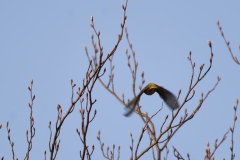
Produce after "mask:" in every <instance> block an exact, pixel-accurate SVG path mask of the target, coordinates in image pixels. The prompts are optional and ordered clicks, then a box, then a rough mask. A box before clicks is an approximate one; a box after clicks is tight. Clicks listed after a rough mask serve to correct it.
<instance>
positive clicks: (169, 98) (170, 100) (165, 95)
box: [156, 85, 179, 109]
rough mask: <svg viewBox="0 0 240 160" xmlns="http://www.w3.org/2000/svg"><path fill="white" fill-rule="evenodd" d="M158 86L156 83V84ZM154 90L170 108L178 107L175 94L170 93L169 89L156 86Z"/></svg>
mask: <svg viewBox="0 0 240 160" xmlns="http://www.w3.org/2000/svg"><path fill="white" fill-rule="evenodd" d="M157 86H158V85H157ZM156 92H157V93H158V94H159V96H160V97H161V98H162V99H163V100H164V102H165V103H166V104H167V106H168V107H169V108H170V109H172V108H173V106H174V104H175V106H174V108H173V109H177V108H178V107H179V103H178V102H177V98H176V96H174V94H172V93H171V92H170V91H168V90H166V89H165V88H163V87H160V86H158V87H157V88H156Z"/></svg>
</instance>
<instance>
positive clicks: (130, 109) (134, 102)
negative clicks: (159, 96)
mask: <svg viewBox="0 0 240 160" xmlns="http://www.w3.org/2000/svg"><path fill="white" fill-rule="evenodd" d="M147 89H148V85H147V86H146V87H144V89H142V90H141V91H140V93H139V94H138V95H137V96H136V97H135V98H133V100H131V101H130V102H129V103H128V105H127V106H126V107H127V108H128V111H127V112H126V113H125V114H124V115H125V116H126V117H128V116H129V115H131V113H133V111H134V109H135V108H136V105H137V103H138V102H139V100H140V97H141V95H142V94H143V93H144V91H145V90H147Z"/></svg>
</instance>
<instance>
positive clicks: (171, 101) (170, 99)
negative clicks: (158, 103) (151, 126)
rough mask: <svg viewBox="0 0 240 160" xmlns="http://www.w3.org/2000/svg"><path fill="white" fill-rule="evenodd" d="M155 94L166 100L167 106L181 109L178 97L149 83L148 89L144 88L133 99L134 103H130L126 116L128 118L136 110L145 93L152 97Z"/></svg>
mask: <svg viewBox="0 0 240 160" xmlns="http://www.w3.org/2000/svg"><path fill="white" fill-rule="evenodd" d="M155 92H157V93H158V94H159V96H160V97H161V98H162V99H163V100H164V102H165V103H166V104H167V106H168V107H169V108H170V109H171V110H172V109H173V110H174V109H177V108H178V107H179V104H178V102H177V98H176V96H174V94H172V93H171V92H170V91H168V90H166V89H165V88H163V87H161V86H158V85H156V84H154V83H149V84H148V85H147V86H146V87H144V88H143V89H142V90H141V91H140V93H139V94H138V95H137V96H136V97H135V98H133V100H132V101H130V102H129V103H128V105H127V108H128V109H129V110H128V111H127V112H126V113H125V114H124V115H125V116H126V117H128V116H129V115H131V113H133V111H134V109H135V108H136V105H137V103H138V102H139V100H140V97H141V95H142V94H143V93H145V94H146V95H152V94H154V93H155Z"/></svg>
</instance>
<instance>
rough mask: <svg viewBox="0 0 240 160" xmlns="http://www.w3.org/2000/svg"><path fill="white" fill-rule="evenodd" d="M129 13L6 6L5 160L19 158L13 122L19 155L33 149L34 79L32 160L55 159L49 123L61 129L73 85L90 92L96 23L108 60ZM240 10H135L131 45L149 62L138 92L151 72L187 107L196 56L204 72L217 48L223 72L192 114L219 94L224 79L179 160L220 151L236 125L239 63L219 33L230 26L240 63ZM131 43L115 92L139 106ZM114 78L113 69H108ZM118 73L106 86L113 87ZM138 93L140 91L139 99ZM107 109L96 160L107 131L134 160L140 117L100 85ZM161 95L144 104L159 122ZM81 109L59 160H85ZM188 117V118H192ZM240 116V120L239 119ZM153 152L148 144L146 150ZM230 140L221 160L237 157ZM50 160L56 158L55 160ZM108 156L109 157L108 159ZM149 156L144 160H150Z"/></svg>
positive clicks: (222, 6) (215, 5)
mask: <svg viewBox="0 0 240 160" xmlns="http://www.w3.org/2000/svg"><path fill="white" fill-rule="evenodd" d="M121 4H125V1H122V0H121V1H120V0H117V1H16V2H11V1H1V2H0V24H1V25H0V74H1V78H0V82H1V83H0V124H3V127H2V129H1V130H0V143H1V145H0V156H1V157H2V156H4V157H5V159H10V157H11V149H10V146H9V143H8V141H7V132H6V128H5V123H6V121H9V123H10V124H9V127H10V129H11V138H12V140H13V141H14V143H15V147H14V148H15V154H16V156H17V157H18V158H19V159H22V157H24V155H25V153H26V150H27V143H26V138H25V132H26V130H27V129H28V128H29V108H28V105H27V104H28V102H29V100H30V98H29V97H30V96H29V91H28V90H27V86H28V85H29V81H30V79H31V78H32V79H33V81H34V84H33V93H34V94H35V95H36V100H35V101H34V106H33V116H34V119H35V128H36V135H35V137H34V139H33V149H32V151H31V154H30V159H36V160H37V159H43V152H44V150H47V151H48V139H49V130H48V122H49V121H52V123H53V122H55V119H56V116H57V111H56V107H57V105H58V104H60V105H61V106H62V109H63V113H65V112H66V110H67V109H68V107H69V105H70V97H71V86H70V79H73V81H74V83H76V84H77V85H78V86H81V85H82V79H83V78H84V77H85V71H86V69H87V66H88V60H87V57H86V55H85V51H84V49H83V46H84V45H86V46H87V47H88V50H89V52H90V53H91V54H92V53H93V52H92V51H93V49H92V46H91V38H90V36H91V34H92V33H93V30H92V28H90V25H89V24H90V16H91V15H92V16H93V17H94V23H95V27H96V28H97V30H100V31H101V43H102V45H103V48H104V55H105V56H106V55H107V53H109V52H110V51H111V49H112V48H113V46H114V44H115V43H116V41H117V35H118V34H119V32H120V23H121V20H122V16H123V11H122V8H121ZM239 5H240V2H238V1H232V2H231V3H230V2H227V1H226V2H219V1H198V2H196V1H194V2H193V1H191V2H190V1H178V2H169V1H153V2H148V3H146V1H142V2H139V1H129V4H128V8H127V22H126V26H127V28H128V32H129V37H130V40H131V42H132V43H133V48H134V50H135V52H136V58H137V61H138V63H139V67H138V73H137V75H138V77H137V84H138V85H139V84H140V83H141V77H140V73H141V71H142V70H144V72H145V80H146V83H149V82H154V83H156V84H158V85H161V86H164V87H165V88H167V89H169V90H170V91H172V92H173V93H175V94H177V93H178V90H179V89H182V95H181V97H180V102H181V100H183V97H184V95H185V94H186V92H187V87H188V85H189V81H190V76H191V67H190V64H189V62H188V60H187V58H186V57H187V56H188V53H189V51H191V52H192V58H193V60H194V61H195V62H196V73H197V71H198V68H199V66H200V65H201V64H202V63H204V64H205V69H206V68H207V66H208V64H209V47H208V45H207V40H211V42H212V46H213V53H214V57H213V66H212V69H211V70H210V72H209V73H208V75H207V76H206V78H204V79H203V81H201V82H200V84H199V85H198V86H197V87H196V90H195V91H196V95H195V97H194V98H193V99H192V101H191V102H189V103H187V104H186V105H185V106H184V108H187V110H188V113H189V114H190V113H191V111H192V110H193V109H194V108H195V107H196V106H197V104H198V100H199V99H200V96H201V93H202V92H203V93H206V92H207V91H208V90H210V89H211V88H212V87H213V86H214V84H215V82H216V80H217V76H218V75H219V76H220V77H221V78H222V80H221V82H220V83H219V85H218V86H217V88H216V90H215V91H214V92H212V93H211V95H210V96H209V98H208V99H207V100H206V101H205V103H204V104H203V106H202V108H201V110H200V111H199V112H198V113H197V115H196V116H195V117H194V118H193V119H192V120H191V121H189V122H188V123H186V124H184V126H183V127H182V128H181V129H180V130H179V131H178V132H177V134H176V135H175V136H174V138H173V139H172V140H171V142H170V143H169V146H168V148H170V153H169V154H170V155H169V159H172V158H173V155H172V146H174V147H176V148H177V149H178V150H179V151H180V153H181V154H182V155H183V156H184V157H186V154H187V153H189V154H190V155H191V158H193V159H202V158H203V157H204V154H205V148H206V142H207V141H209V142H210V146H211V148H212V149H211V150H213V143H214V141H215V139H216V138H218V140H219V141H220V139H221V138H222V136H223V134H224V133H225V132H226V131H227V129H228V128H229V127H230V126H231V125H232V124H233V118H232V115H233V109H232V105H233V104H235V100H236V98H240V94H239V90H240V85H239V81H240V76H239V74H238V71H239V66H237V65H236V64H235V63H234V62H233V61H232V59H231V57H230V54H229V52H228V50H227V47H226V45H225V44H224V41H223V39H222V37H221V35H220V33H219V30H218V28H217V25H216V21H217V20H220V23H221V26H222V27H223V30H224V33H225V36H226V38H227V39H228V40H229V41H230V42H231V43H230V45H231V47H232V51H233V52H234V53H235V55H239V51H238V44H239V43H240V40H239V28H240V21H239V14H240V11H239ZM127 47H128V45H127V41H126V38H125V36H124V37H123V40H122V42H121V43H120V45H119V47H118V50H117V51H116V53H115V55H114V60H113V63H114V65H115V70H114V73H115V82H114V84H115V91H116V93H117V94H118V95H119V96H121V94H122V92H124V93H125V97H126V98H129V99H132V97H133V95H132V93H131V82H132V80H131V74H130V72H129V69H128V67H127V59H126V55H125V52H124V51H125V49H126V48H127ZM106 68H107V71H109V64H108V63H107V64H106ZM108 74H109V73H108V72H107V73H106V75H105V76H104V77H103V80H105V82H107V78H108ZM137 91H138V90H137ZM93 96H94V98H96V99H97V103H96V104H95V105H94V109H96V110H97V116H96V119H95V120H94V121H93V123H92V124H91V125H90V128H89V135H88V145H89V146H92V145H93V144H94V145H95V152H94V155H93V159H103V158H102V155H101V152H100V147H99V143H98V141H97V139H96V136H97V131H98V130H99V129H100V130H101V140H102V141H103V142H104V143H105V146H112V144H115V145H116V146H119V145H120V146H121V159H129V156H130V150H129V145H130V144H131V141H130V137H129V132H131V133H132V134H133V137H134V140H135V142H136V141H137V139H138V137H139V134H140V132H141V128H142V126H143V124H142V121H141V120H140V118H139V117H138V116H137V115H135V114H134V115H132V116H131V117H129V118H126V117H124V116H123V113H124V111H125V110H124V107H123V106H122V105H121V104H120V103H119V102H118V101H117V100H116V99H115V98H114V97H113V96H112V95H111V94H109V93H108V92H107V91H106V90H105V89H104V88H103V87H102V86H101V85H100V83H99V82H98V83H97V84H96V86H95V89H94V91H93ZM161 103H162V100H161V101H160V100H159V98H158V95H154V96H151V97H148V96H143V98H141V105H142V106H143V107H142V111H144V112H148V113H149V114H153V113H154V112H155V111H157V110H158V109H159V107H160V106H161ZM79 106H80V105H79V104H78V105H77V106H76V108H75V110H74V112H73V113H72V114H71V115H70V116H69V117H68V119H67V120H66V121H65V123H64V125H63V128H62V131H61V135H60V139H61V145H60V151H59V153H58V157H57V159H78V158H79V151H80V150H81V149H82V145H81V142H80V140H79V138H78V135H77V133H76V131H75V130H76V128H79V127H80V126H81V123H80V122H81V121H80V120H81V119H80V114H79V112H78V110H79ZM183 111H184V109H183V110H182V112H181V113H180V114H182V115H183ZM167 114H170V112H169V110H168V108H167V107H165V106H164V108H163V110H162V111H161V112H160V113H159V114H158V116H156V117H155V118H154V122H155V123H156V126H160V125H161V122H162V120H163V119H164V117H165V116H166V115H167ZM238 115H239V111H238ZM236 126H237V127H238V128H237V129H236V132H235V145H236V146H235V147H234V150H235V151H236V152H235V153H236V159H239V155H238V154H237V150H239V149H240V146H239V145H238V143H237V142H238V141H239V138H240V137H239V136H237V135H239V132H240V129H239V124H238V121H237V125H236ZM147 144H148V140H147V135H145V139H144V140H143V142H142V144H141V146H140V150H142V149H144V146H146V145H147ZM229 147H230V134H229V135H228V138H227V139H226V141H225V142H224V144H223V145H222V146H221V147H220V148H219V149H218V151H217V152H216V156H215V158H216V159H220V158H223V157H225V158H226V159H228V158H229V157H230V150H229ZM47 155H49V154H47ZM99 157H100V158H99ZM148 157H151V154H146V155H145V156H144V157H143V159H148Z"/></svg>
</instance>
